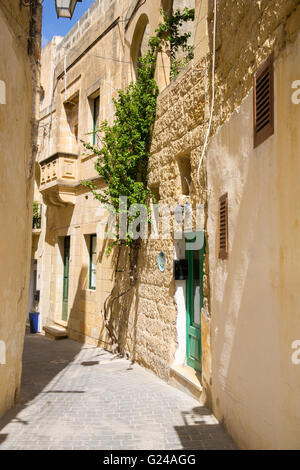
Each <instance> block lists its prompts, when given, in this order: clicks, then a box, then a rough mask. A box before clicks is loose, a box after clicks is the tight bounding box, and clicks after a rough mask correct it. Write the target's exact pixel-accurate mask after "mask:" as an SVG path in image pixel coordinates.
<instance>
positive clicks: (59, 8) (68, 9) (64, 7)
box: [55, 0, 82, 20]
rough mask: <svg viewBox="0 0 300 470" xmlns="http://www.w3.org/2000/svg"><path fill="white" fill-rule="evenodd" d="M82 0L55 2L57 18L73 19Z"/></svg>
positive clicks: (60, 0) (59, 0)
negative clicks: (75, 10) (77, 5)
mask: <svg viewBox="0 0 300 470" xmlns="http://www.w3.org/2000/svg"><path fill="white" fill-rule="evenodd" d="M81 1H82V0H55V8H56V14H57V18H70V20H71V19H72V16H73V13H74V9H75V7H76V3H77V2H81Z"/></svg>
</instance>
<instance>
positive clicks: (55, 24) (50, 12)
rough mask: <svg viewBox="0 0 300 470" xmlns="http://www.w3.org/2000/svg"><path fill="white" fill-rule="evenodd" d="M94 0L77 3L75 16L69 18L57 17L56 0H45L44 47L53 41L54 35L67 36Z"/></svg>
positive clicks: (83, 0)
mask: <svg viewBox="0 0 300 470" xmlns="http://www.w3.org/2000/svg"><path fill="white" fill-rule="evenodd" d="M93 2H94V0H82V2H81V3H77V5H76V8H75V11H74V14H73V18H72V20H69V19H68V18H59V19H58V18H57V16H56V11H55V0H44V2H43V23H42V47H44V46H45V45H46V44H47V43H48V42H49V41H51V39H52V38H53V36H65V35H66V34H67V33H68V32H69V31H70V29H71V28H72V27H73V26H74V24H75V23H76V22H77V21H78V20H79V18H81V17H82V15H83V14H84V13H85V11H86V10H87V9H88V8H89V7H90V6H91V5H92V3H93Z"/></svg>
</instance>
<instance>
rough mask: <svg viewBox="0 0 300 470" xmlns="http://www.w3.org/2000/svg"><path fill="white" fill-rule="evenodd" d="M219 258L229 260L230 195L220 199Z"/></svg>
mask: <svg viewBox="0 0 300 470" xmlns="http://www.w3.org/2000/svg"><path fill="white" fill-rule="evenodd" d="M219 258H220V259H227V258H228V194H227V193H226V194H224V195H223V196H221V197H220V199H219Z"/></svg>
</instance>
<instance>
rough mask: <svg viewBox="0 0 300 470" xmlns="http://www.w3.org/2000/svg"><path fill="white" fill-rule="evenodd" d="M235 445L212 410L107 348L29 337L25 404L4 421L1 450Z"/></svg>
mask: <svg viewBox="0 0 300 470" xmlns="http://www.w3.org/2000/svg"><path fill="white" fill-rule="evenodd" d="M4 449H22V450H26V449H78V450H80V449H90V450H92V449H93V450H94V449H96V450H98V449H102V450H125V449H126V450H127V449H128V450H138V449H142V450H163V449H165V450H175V449H193V450H197V449H199V450H200V449H201V450H202V449H235V445H234V443H233V441H232V440H231V439H230V437H229V436H228V435H227V434H226V433H225V431H224V430H223V428H222V427H221V425H220V424H219V423H218V421H217V420H216V418H215V417H214V416H213V415H212V414H211V413H210V411H209V410H208V409H207V408H205V407H203V406H200V405H199V403H198V402H197V401H196V400H194V399H193V398H192V397H190V396H189V395H187V394H185V393H184V392H182V391H180V390H177V389H176V388H173V387H172V386H170V385H168V384H167V383H166V382H164V381H162V380H160V379H159V378H158V377H156V376H155V375H154V374H152V373H151V372H149V371H147V370H145V369H143V368H142V367H140V366H138V365H137V364H135V365H133V366H132V365H131V363H130V362H129V361H127V360H125V359H122V358H119V357H116V356H114V355H112V354H110V353H108V352H106V351H104V350H102V349H100V348H95V347H92V346H87V345H83V344H80V343H77V342H75V341H71V340H68V339H65V340H59V341H54V340H50V339H47V338H45V337H43V336H41V335H30V334H27V335H26V338H25V348H24V358H23V377H22V394H21V401H20V403H19V404H18V405H17V406H15V407H14V408H13V409H11V410H10V411H9V412H8V413H7V414H6V415H5V416H4V417H3V418H2V419H0V450H4Z"/></svg>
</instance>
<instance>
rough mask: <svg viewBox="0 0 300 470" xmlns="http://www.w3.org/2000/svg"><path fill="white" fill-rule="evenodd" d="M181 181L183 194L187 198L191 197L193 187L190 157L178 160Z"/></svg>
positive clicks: (186, 156)
mask: <svg viewBox="0 0 300 470" xmlns="http://www.w3.org/2000/svg"><path fill="white" fill-rule="evenodd" d="M176 161H177V165H178V169H179V174H180V180H181V194H183V195H185V196H189V194H190V187H191V182H192V178H191V172H192V170H191V159H190V157H189V156H188V155H185V156H183V157H177V158H176Z"/></svg>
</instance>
